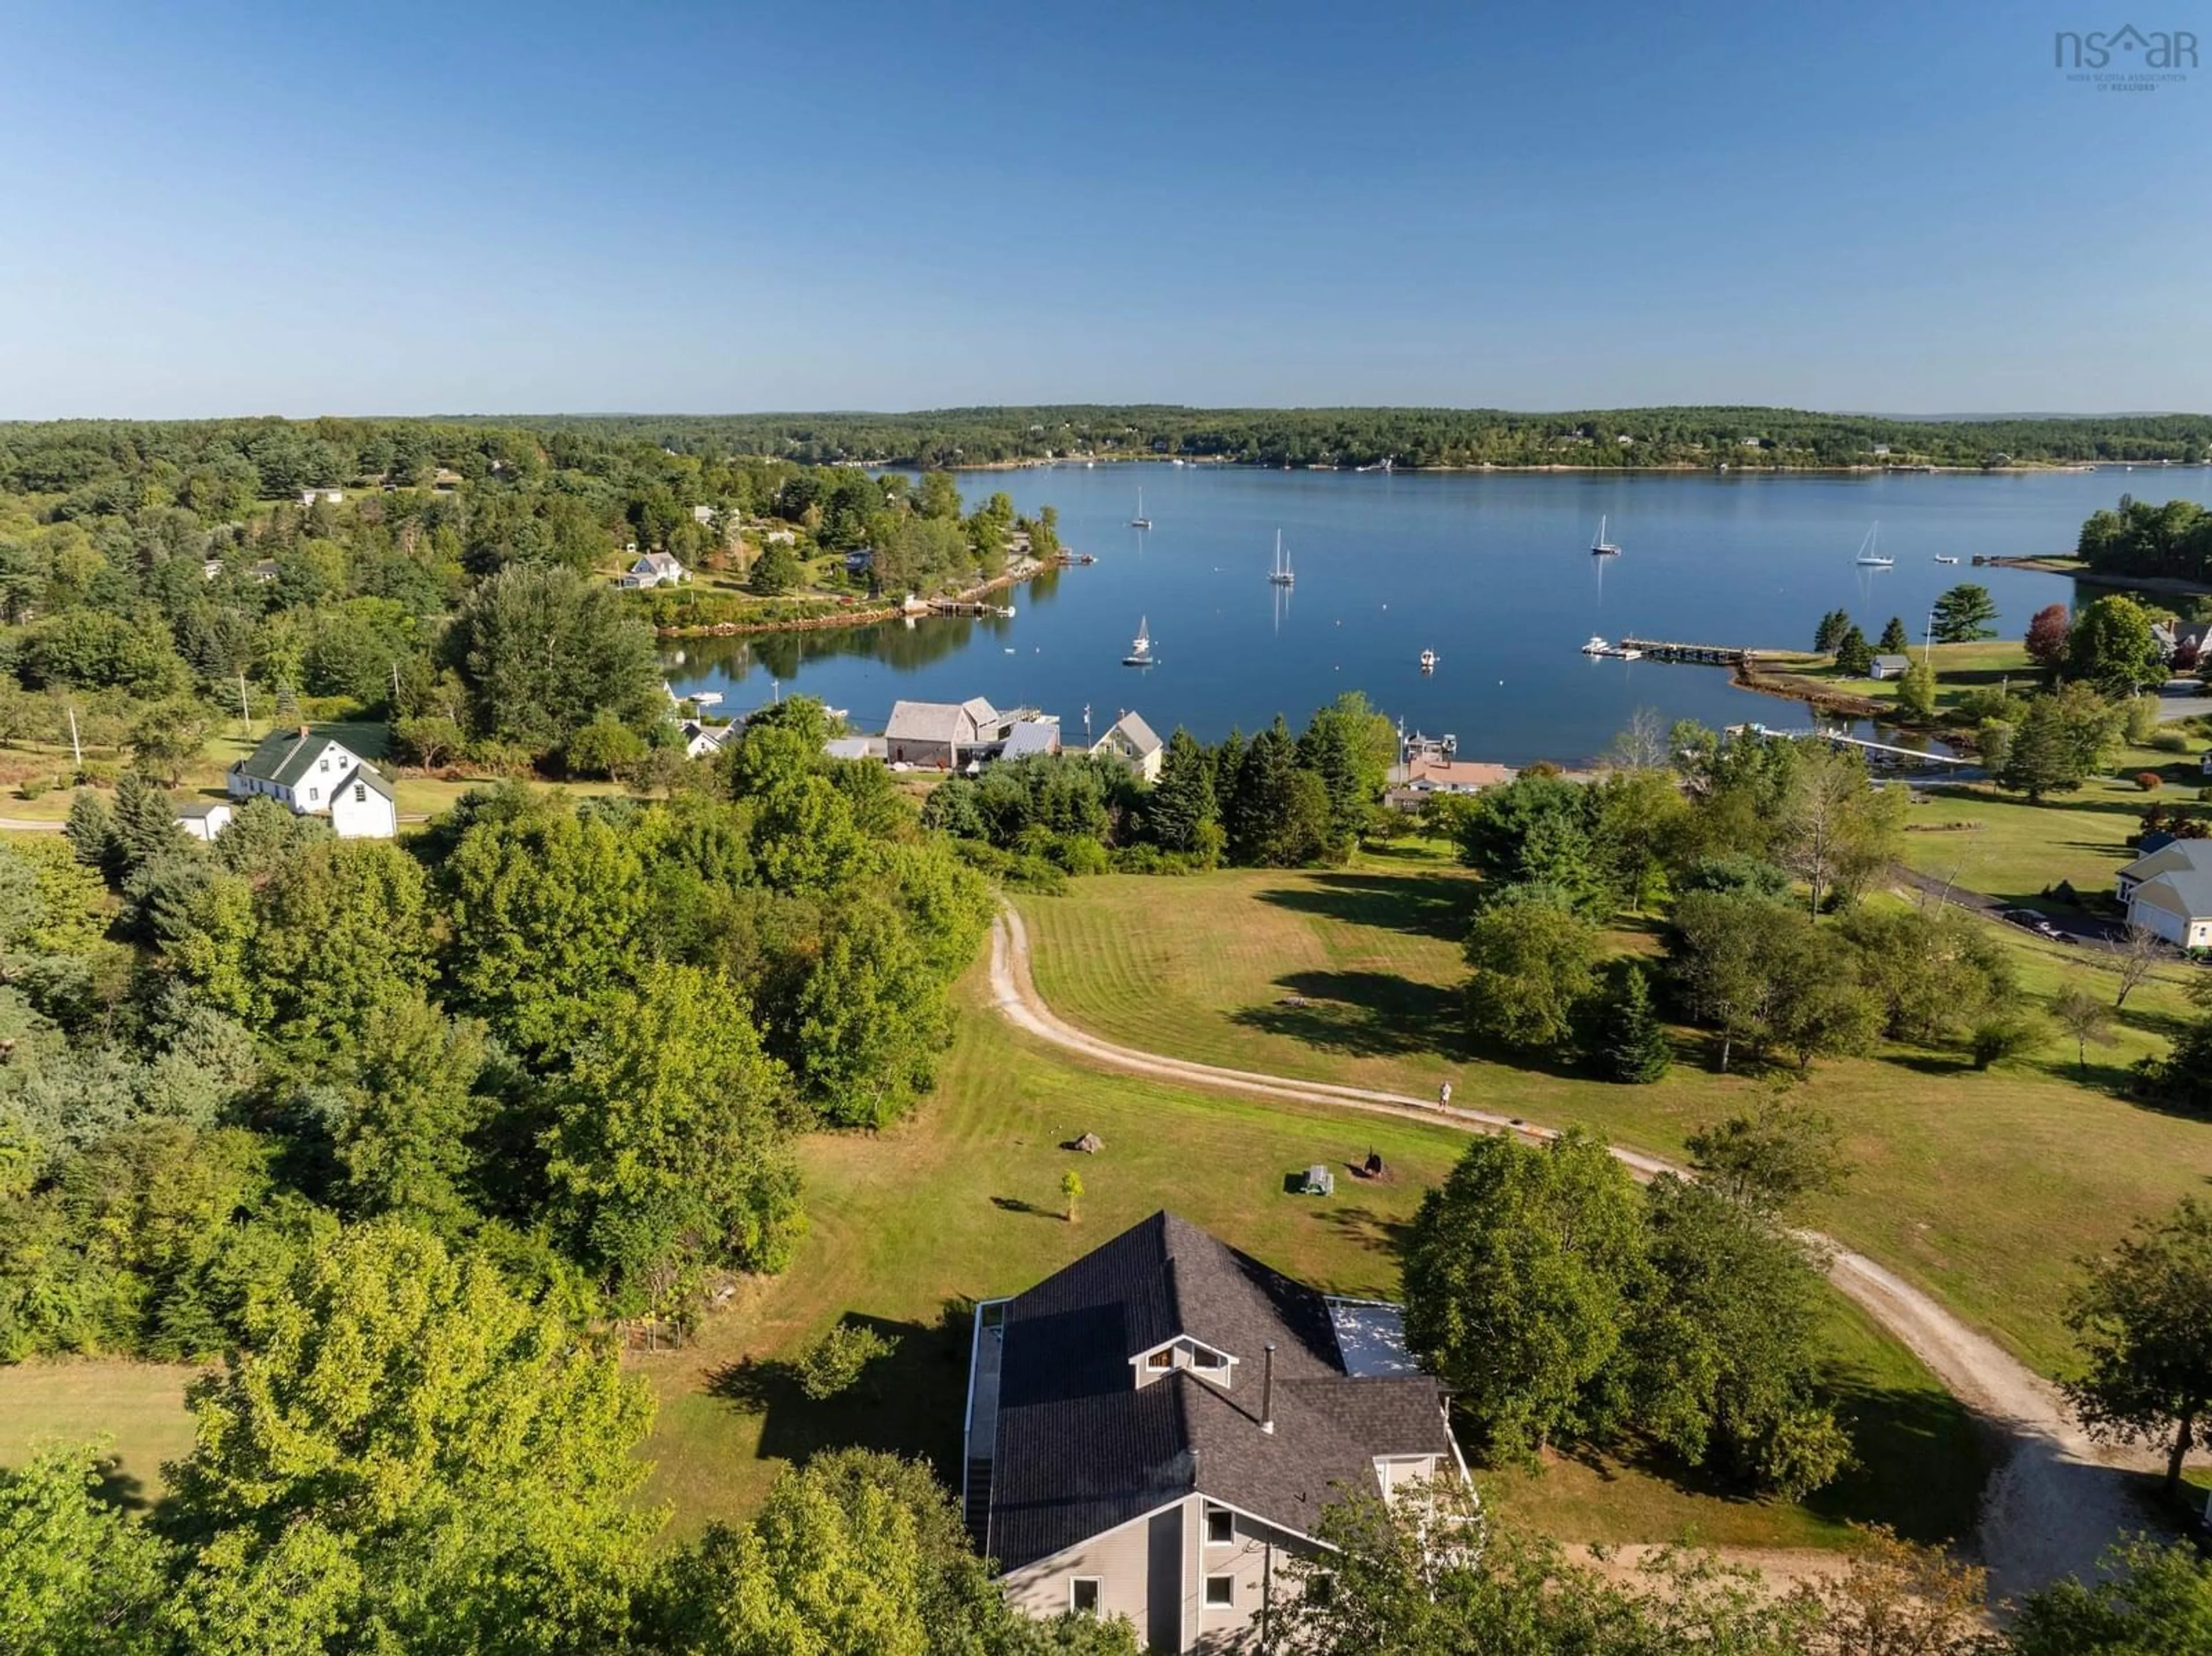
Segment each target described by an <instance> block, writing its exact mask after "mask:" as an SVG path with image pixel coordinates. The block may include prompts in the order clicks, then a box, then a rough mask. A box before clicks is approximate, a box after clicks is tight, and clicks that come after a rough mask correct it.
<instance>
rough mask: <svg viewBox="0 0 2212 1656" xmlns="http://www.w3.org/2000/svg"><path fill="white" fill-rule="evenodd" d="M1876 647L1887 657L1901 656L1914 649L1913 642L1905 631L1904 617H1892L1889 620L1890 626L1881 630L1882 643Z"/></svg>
mask: <svg viewBox="0 0 2212 1656" xmlns="http://www.w3.org/2000/svg"><path fill="white" fill-rule="evenodd" d="M1911 647H1912V640H1911V638H1909V637H1908V636H1906V634H1905V618H1904V617H1903V616H1891V617H1890V618H1889V625H1888V626H1887V627H1885V628H1882V629H1881V642H1880V643H1879V644H1877V645H1875V648H1876V649H1878V650H1880V651H1881V652H1882V653H1883V654H1885V655H1893V656H1901V655H1903V654H1904V653H1905V652H1906V651H1907V650H1909V649H1911Z"/></svg>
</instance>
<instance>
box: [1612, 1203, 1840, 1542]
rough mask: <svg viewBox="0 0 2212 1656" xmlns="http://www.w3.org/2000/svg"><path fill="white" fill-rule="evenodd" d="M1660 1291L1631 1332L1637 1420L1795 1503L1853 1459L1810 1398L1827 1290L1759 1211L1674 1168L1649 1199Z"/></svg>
mask: <svg viewBox="0 0 2212 1656" xmlns="http://www.w3.org/2000/svg"><path fill="white" fill-rule="evenodd" d="M1645 1200H1646V1204H1647V1208H1648V1212H1649V1222H1650V1253H1649V1258H1650V1262H1651V1266H1652V1269H1653V1270H1654V1271H1656V1273H1657V1275H1658V1278H1659V1283H1660V1286H1659V1289H1658V1291H1657V1292H1656V1293H1655V1294H1654V1295H1650V1298H1649V1299H1648V1300H1647V1301H1646V1302H1645V1304H1644V1307H1643V1312H1642V1315H1641V1316H1640V1318H1639V1319H1638V1324H1637V1327H1636V1330H1635V1332H1634V1334H1633V1335H1632V1344H1633V1347H1634V1352H1633V1356H1632V1367H1633V1379H1632V1380H1631V1381H1630V1383H1629V1384H1630V1390H1631V1392H1632V1395H1633V1396H1634V1397H1635V1398H1636V1417H1637V1423H1638V1426H1639V1427H1641V1428H1642V1429H1644V1431H1646V1432H1649V1433H1650V1434H1651V1435H1653V1436H1654V1437H1656V1438H1657V1439H1658V1440H1659V1441H1662V1442H1663V1443H1665V1444H1667V1445H1668V1446H1669V1447H1672V1448H1673V1449H1674V1451H1675V1452H1676V1453H1678V1454H1680V1455H1681V1456H1682V1457H1683V1458H1684V1459H1686V1460H1687V1461H1689V1462H1690V1463H1691V1464H1692V1465H1701V1466H1711V1467H1713V1468H1715V1469H1716V1470H1717V1471H1723V1472H1726V1473H1728V1474H1729V1475H1730V1476H1732V1477H1736V1478H1738V1479H1741V1481H1743V1482H1745V1483H1749V1484H1752V1485H1753V1486H1756V1487H1759V1488H1765V1489H1775V1490H1778V1491H1779V1492H1781V1493H1782V1494H1783V1495H1786V1496H1788V1497H1790V1499H1793V1500H1794V1499H1796V1498H1799V1497H1801V1496H1802V1495H1805V1494H1806V1493H1807V1492H1808V1490H1812V1489H1818V1488H1820V1486H1821V1485H1822V1484H1824V1483H1828V1482H1829V1481H1830V1480H1831V1479H1832V1478H1833V1477H1835V1476H1836V1474H1837V1473H1838V1472H1839V1471H1842V1469H1843V1468H1844V1465H1846V1464H1847V1463H1848V1462H1849V1460H1850V1439H1849V1437H1848V1436H1846V1435H1845V1434H1844V1430H1843V1429H1842V1428H1841V1427H1840V1426H1839V1425H1838V1424H1837V1422H1836V1420H1835V1416H1833V1415H1832V1413H1831V1412H1830V1411H1829V1410H1828V1409H1827V1408H1826V1407H1825V1406H1824V1405H1822V1404H1820V1403H1819V1402H1818V1401H1817V1400H1816V1397H1815V1392H1816V1384H1815V1381H1816V1376H1817V1374H1818V1370H1819V1366H1820V1356H1819V1350H1820V1348H1819V1331H1820V1320H1821V1315H1822V1310H1821V1305H1822V1297H1823V1290H1822V1286H1821V1280H1820V1274H1819V1273H1818V1272H1816V1271H1814V1268H1813V1266H1812V1265H1811V1264H1810V1262H1808V1259H1807V1258H1806V1255H1805V1253H1804V1252H1803V1250H1802V1247H1800V1246H1799V1245H1798V1243H1797V1242H1796V1241H1795V1240H1793V1239H1792V1238H1791V1237H1790V1235H1789V1234H1787V1233H1786V1232H1785V1231H1784V1229H1782V1228H1781V1227H1779V1226H1778V1225H1777V1224H1775V1223H1773V1222H1771V1219H1769V1218H1768V1217H1767V1216H1765V1215H1764V1214H1762V1213H1761V1212H1760V1211H1759V1210H1756V1209H1753V1208H1751V1207H1748V1206H1746V1205H1744V1204H1741V1203H1736V1202H1732V1201H1730V1200H1729V1199H1728V1198H1727V1197H1725V1196H1724V1195H1723V1194H1721V1193H1720V1192H1717V1191H1716V1190H1712V1189H1708V1188H1706V1187H1705V1186H1701V1185H1693V1184H1689V1183H1686V1182H1685V1181H1683V1180H1680V1179H1676V1178H1674V1177H1671V1176H1668V1177H1665V1178H1662V1179H1659V1180H1655V1181H1654V1182H1653V1184H1652V1185H1651V1186H1650V1190H1649V1192H1647V1193H1646V1198H1645Z"/></svg>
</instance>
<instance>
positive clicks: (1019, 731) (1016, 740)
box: [999, 719, 1060, 759]
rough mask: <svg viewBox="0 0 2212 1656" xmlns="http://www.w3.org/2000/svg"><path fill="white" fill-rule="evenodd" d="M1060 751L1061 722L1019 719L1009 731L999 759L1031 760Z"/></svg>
mask: <svg viewBox="0 0 2212 1656" xmlns="http://www.w3.org/2000/svg"><path fill="white" fill-rule="evenodd" d="M1059 751H1060V721H1059V720H1058V719H1016V720H1015V721H1014V723H1013V725H1012V726H1011V727H1010V728H1009V729H1008V730H1007V731H1006V746H1005V747H1003V748H1001V749H999V757H1000V759H1029V758H1033V757H1035V756H1036V755H1042V754H1055V753H1058V752H1059Z"/></svg>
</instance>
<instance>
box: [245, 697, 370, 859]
mask: <svg viewBox="0 0 2212 1656" xmlns="http://www.w3.org/2000/svg"><path fill="white" fill-rule="evenodd" d="M227 781H228V791H229V793H230V797H231V798H234V799H255V798H262V799H274V800H275V801H276V803H277V804H280V805H283V806H284V807H285V808H286V809H288V810H290V811H292V812H293V813H294V814H295V815H296V816H327V817H329V818H330V819H331V830H332V831H333V832H334V833H336V834H337V836H338V838H339V839H341V840H389V839H391V838H392V836H393V835H394V834H398V832H399V810H398V806H397V805H396V804H394V803H393V801H392V785H391V784H390V783H389V782H387V781H386V780H385V779H384V777H383V775H382V774H381V773H380V772H379V771H378V770H377V768H376V767H375V766H374V765H372V764H370V763H369V762H368V761H367V760H366V759H363V758H362V757H361V756H360V755H358V754H356V753H355V752H354V751H353V750H352V749H349V748H348V747H347V746H346V745H345V743H343V742H340V741H338V740H337V739H336V738H335V737H328V736H319V735H317V734H316V733H315V732H314V731H312V730H310V729H309V728H308V727H307V725H301V726H300V727H299V728H298V729H296V730H289V731H274V732H272V733H271V734H270V735H269V736H267V737H264V738H263V739H262V743H261V745H260V746H259V747H258V748H256V749H254V750H253V751H252V753H250V754H248V755H246V757H245V758H243V759H241V760H240V761H238V762H237V763H236V764H234V765H233V766H232V767H230V773H229V776H228V779H227ZM210 837H212V836H210Z"/></svg>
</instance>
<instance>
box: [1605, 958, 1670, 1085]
mask: <svg viewBox="0 0 2212 1656" xmlns="http://www.w3.org/2000/svg"><path fill="white" fill-rule="evenodd" d="M1604 1054H1605V1069H1606V1073H1607V1075H1609V1076H1611V1077H1612V1078H1613V1080H1615V1081H1620V1082H1626V1083H1629V1084H1631V1085H1632V1086H1647V1085H1649V1084H1650V1083H1652V1082H1655V1081H1658V1080H1661V1079H1663V1078H1664V1077H1665V1076H1666V1074H1667V1071H1668V1068H1669V1067H1670V1066H1671V1065H1673V1064H1674V1048H1673V1047H1672V1046H1669V1045H1668V1040H1667V1032H1666V1031H1665V1030H1664V1029H1662V1028H1660V1026H1659V1019H1658V1016H1657V1015H1656V1013H1654V1012H1653V1011H1652V1010H1651V988H1650V983H1649V982H1648V981H1647V980H1646V979H1645V977H1644V969H1643V968H1641V967H1634V966H1632V967H1631V968H1628V970H1627V971H1626V972H1624V973H1623V974H1621V977H1620V986H1618V987H1617V988H1616V989H1615V990H1614V991H1613V997H1612V998H1611V1000H1610V1002H1609V1003H1608V1004H1607V1007H1606V1030H1605V1046H1604Z"/></svg>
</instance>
